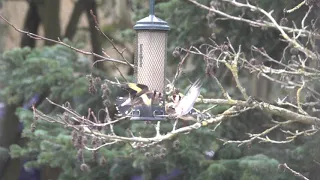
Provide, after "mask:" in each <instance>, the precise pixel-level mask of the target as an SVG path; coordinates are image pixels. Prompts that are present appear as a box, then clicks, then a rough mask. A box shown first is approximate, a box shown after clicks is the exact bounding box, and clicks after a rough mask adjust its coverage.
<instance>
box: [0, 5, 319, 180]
mask: <svg viewBox="0 0 320 180" xmlns="http://www.w3.org/2000/svg"><path fill="white" fill-rule="evenodd" d="M133 2H135V1H133ZM199 2H201V3H204V4H209V3H210V2H209V1H208V0H201V1H199ZM258 2H259V3H261V7H262V8H265V9H275V13H274V14H277V15H276V17H277V18H278V19H280V18H281V17H282V13H281V12H282V7H285V5H286V6H289V5H291V3H292V4H293V3H295V2H293V1H289V0H288V1H281V2H279V1H277V2H276V1H274V2H273V3H269V1H268V2H267V1H265V0H260V1H258ZM282 3H283V4H282ZM280 4H281V5H280ZM219 7H220V6H219ZM157 8H158V10H156V12H158V13H159V16H160V17H162V19H165V20H167V21H168V22H169V24H170V27H171V32H170V34H169V40H170V42H169V45H170V46H169V51H170V52H172V51H173V49H174V48H175V47H176V46H183V47H188V46H190V45H195V46H198V45H200V44H201V43H205V42H208V41H209V40H208V39H207V37H210V36H211V34H212V33H214V34H215V37H216V40H217V41H218V42H221V43H223V41H225V37H227V36H228V37H230V40H231V41H233V42H236V43H237V44H243V46H244V47H245V48H244V49H246V50H247V51H249V49H250V46H251V45H252V44H253V45H257V46H259V45H260V46H264V47H268V50H269V51H271V53H272V52H273V53H274V54H276V55H279V54H278V52H280V51H279V49H281V48H283V45H282V44H281V42H279V43H278V44H274V41H275V40H277V39H278V38H279V36H278V34H277V33H275V32H274V31H266V30H259V29H256V28H252V27H249V26H248V25H247V24H243V23H239V22H234V21H220V22H217V23H214V24H212V22H211V24H210V23H208V21H210V17H209V20H208V13H207V12H204V11H201V10H199V8H197V7H195V6H193V5H191V4H188V3H186V2H184V1H180V0H172V1H169V2H165V3H159V5H158V6H157ZM221 8H223V9H224V10H226V11H228V12H233V13H239V11H240V10H237V9H234V8H231V7H228V6H222V5H221ZM249 11H250V10H248V11H246V16H250V17H251V16H252V17H256V16H255V14H254V12H249ZM137 15H138V16H137V17H136V18H137V19H139V18H138V17H140V16H141V17H144V16H145V15H146V12H145V11H144V10H142V11H139V12H137ZM210 16H214V15H210ZM292 19H294V20H299V19H298V18H297V17H292ZM200 27H201V28H200ZM249 32H250V33H249ZM248 39H249V40H248ZM169 60H170V62H171V64H174V63H175V62H176V61H174V60H173V58H172V57H171V56H170V58H169ZM194 62H196V63H195V64H196V65H198V66H197V68H199V69H200V68H201V69H203V65H199V64H200V62H201V61H200V60H199V61H197V60H194ZM198 62H199V63H198ZM0 68H1V69H0V82H1V83H2V84H4V85H5V88H3V89H1V91H0V93H1V94H0V95H1V97H3V100H4V101H5V102H6V103H8V104H20V103H22V102H27V101H28V100H30V99H31V98H32V97H33V96H34V95H35V94H41V95H42V94H45V95H46V96H47V97H48V98H49V99H51V100H53V101H54V102H56V103H58V104H64V103H66V102H67V101H68V102H70V104H71V106H72V107H73V108H74V109H75V110H77V112H79V113H81V114H83V115H85V114H86V112H87V109H88V108H89V107H90V108H92V109H94V110H96V112H97V111H98V110H99V109H101V108H104V106H105V105H107V103H104V102H103V99H102V98H101V95H102V92H101V90H100V89H99V91H98V93H97V94H95V95H92V94H89V92H88V79H87V76H86V75H88V74H90V73H91V72H92V71H93V73H94V74H95V75H97V76H101V77H104V76H103V74H102V73H101V72H99V71H97V70H95V69H93V70H92V69H91V67H90V63H89V62H88V60H87V59H86V58H84V57H82V56H81V54H78V53H76V52H74V51H73V50H71V49H69V48H67V47H64V46H60V45H56V46H52V47H44V48H36V49H33V50H31V49H30V48H27V47H26V48H22V49H13V50H10V51H7V52H5V53H3V55H2V56H1V58H0ZM202 71H203V70H202ZM186 76H187V75H186ZM194 78H196V77H194ZM184 82H185V81H184V80H182V83H181V84H183V83H184ZM181 84H180V85H181ZM110 88H111V87H110ZM216 90H218V89H216ZM116 91H117V90H115V89H112V88H111V93H117V92H116ZM202 91H203V92H208V95H209V96H210V95H216V94H217V92H214V91H213V90H210V87H204V89H202ZM110 101H112V99H111V100H110ZM225 108H226V107H217V108H215V109H214V110H213V111H212V112H213V113H214V112H217V111H221V109H225ZM38 109H40V110H41V111H43V112H45V113H46V114H50V115H56V116H57V117H58V116H59V117H62V115H61V113H62V112H61V110H60V109H57V108H55V107H53V106H51V105H49V104H48V103H47V102H46V101H45V100H43V101H41V103H40V104H39V107H38ZM16 114H17V115H18V116H19V118H20V120H21V121H22V122H23V124H24V127H25V128H24V130H23V134H22V136H23V137H26V138H27V139H28V140H27V142H26V144H25V146H19V145H12V146H11V147H10V154H11V156H12V157H13V158H16V157H26V158H28V159H29V160H30V161H29V162H28V163H27V164H26V167H29V168H31V167H41V166H43V165H49V166H50V167H59V168H61V174H60V176H59V179H61V180H69V179H70V180H71V179H80V180H85V179H96V180H99V179H101V180H102V179H130V178H131V177H133V176H137V175H140V174H142V177H143V178H144V179H156V178H157V177H159V176H160V175H163V174H169V173H170V172H172V171H174V170H180V171H182V174H180V175H179V176H178V177H177V179H199V180H200V179H216V180H219V179H241V180H269V179H270V180H271V179H272V180H277V179H278V180H282V179H294V177H293V176H292V174H290V173H283V172H282V171H281V170H279V169H278V165H279V163H283V162H287V163H291V164H292V168H293V169H298V170H300V172H302V173H310V174H312V173H315V174H317V173H316V172H315V171H314V169H315V168H314V167H315V166H316V164H315V163H314V160H315V159H319V158H320V157H319V155H318V153H317V152H318V149H319V138H318V137H316V136H313V137H312V138H310V137H302V138H299V139H298V140H297V141H295V142H294V143H292V144H289V145H281V144H280V145H274V144H258V143H254V144H252V145H251V147H249V146H242V147H237V146H236V145H223V144H222V143H221V141H219V140H217V139H219V138H228V139H234V140H241V139H244V138H247V136H246V134H245V133H248V132H250V133H254V132H260V131H261V129H262V126H263V125H266V122H267V118H269V117H268V115H266V114H263V113H261V112H259V111H257V110H252V111H250V112H247V113H244V114H242V115H240V116H238V117H235V118H230V119H229V120H227V121H225V122H224V123H223V124H222V125H221V126H220V127H219V128H218V129H216V130H215V131H212V130H213V129H214V127H208V128H201V129H199V130H196V131H193V132H191V133H189V134H181V135H179V136H178V137H175V138H174V139H172V140H170V141H168V142H163V143H162V144H161V145H159V146H155V147H150V148H147V147H146V148H144V147H143V148H140V149H138V150H134V149H132V148H131V146H129V145H128V144H117V145H112V146H108V147H105V148H101V149H100V150H99V151H98V152H90V151H86V150H79V149H77V148H76V147H75V146H74V145H73V143H72V136H71V131H70V130H69V129H68V127H63V126H61V125H59V124H54V123H48V122H44V121H36V122H35V121H34V117H33V114H32V111H31V110H28V109H22V108H19V109H18V110H17V112H16ZM34 125H35V126H36V127H35V129H33V128H34V127H32V126H34ZM162 128H163V129H162V131H163V132H165V130H166V129H169V128H172V127H171V126H170V125H169V123H168V124H164V125H163V126H162ZM115 129H116V131H117V133H119V134H127V129H130V130H131V131H132V132H133V133H138V132H141V134H143V135H144V136H151V135H153V133H154V127H153V125H152V124H144V123H141V122H135V123H131V122H124V123H121V124H120V125H119V126H117V127H115ZM33 130H34V132H32V131H33ZM272 136H274V137H275V138H278V139H280V138H283V137H282V136H281V133H279V132H274V133H272ZM255 142H257V141H255ZM209 150H213V151H214V153H215V154H214V156H213V158H208V157H207V156H206V155H205V151H209ZM3 153H5V152H3V151H1V152H0V154H3ZM82 153H83V156H84V161H83V160H82V158H81V156H82ZM96 153H97V154H96ZM0 157H1V156H0Z"/></svg>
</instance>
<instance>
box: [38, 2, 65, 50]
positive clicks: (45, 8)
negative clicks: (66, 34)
mask: <svg viewBox="0 0 320 180" xmlns="http://www.w3.org/2000/svg"><path fill="white" fill-rule="evenodd" d="M38 10H39V11H38V12H39V14H40V17H41V21H42V24H43V28H44V36H45V37H46V38H50V39H54V40H57V39H58V38H59V37H60V16H59V13H60V0H54V1H52V0H42V3H38ZM54 44H55V43H54V42H50V41H45V45H54Z"/></svg>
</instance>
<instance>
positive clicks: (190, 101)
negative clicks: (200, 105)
mask: <svg viewBox="0 0 320 180" xmlns="http://www.w3.org/2000/svg"><path fill="white" fill-rule="evenodd" d="M201 86H202V83H201V81H200V79H197V80H196V81H195V82H194V83H193V84H192V86H191V87H190V89H189V90H188V92H187V94H186V95H185V96H183V97H180V95H179V94H178V96H179V97H175V98H174V99H175V100H174V103H175V107H174V109H175V113H174V114H173V115H174V116H175V117H177V118H180V117H182V116H184V115H186V114H188V113H189V112H190V111H191V110H192V108H193V105H194V103H195V101H196V100H197V98H198V97H199V95H200V88H201Z"/></svg>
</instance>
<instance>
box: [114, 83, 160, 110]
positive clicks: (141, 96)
mask: <svg viewBox="0 0 320 180" xmlns="http://www.w3.org/2000/svg"><path fill="white" fill-rule="evenodd" d="M120 87H121V88H123V89H125V90H126V91H128V92H129V97H127V98H123V97H118V98H117V99H116V108H117V110H118V112H119V115H121V116H123V115H127V114H129V113H130V110H131V109H132V108H134V107H138V106H146V107H151V106H152V105H159V102H160V99H161V98H162V94H161V93H160V92H158V91H155V90H154V91H150V90H149V88H148V86H146V85H144V84H135V83H127V84H121V85H120Z"/></svg>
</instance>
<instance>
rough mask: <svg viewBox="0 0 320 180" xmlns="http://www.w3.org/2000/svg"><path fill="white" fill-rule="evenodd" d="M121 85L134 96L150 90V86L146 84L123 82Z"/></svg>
mask: <svg viewBox="0 0 320 180" xmlns="http://www.w3.org/2000/svg"><path fill="white" fill-rule="evenodd" d="M120 87H121V88H123V89H125V90H127V91H128V92H129V94H130V96H131V97H132V98H134V97H139V96H140V95H142V94H144V93H145V92H147V91H149V87H148V86H147V85H144V84H136V83H126V84H121V85H120Z"/></svg>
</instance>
